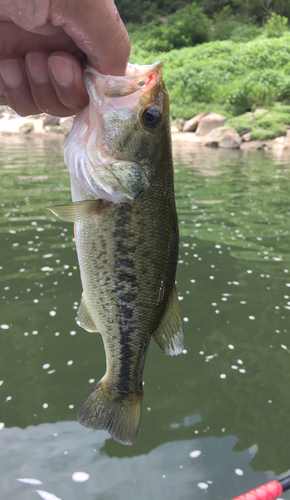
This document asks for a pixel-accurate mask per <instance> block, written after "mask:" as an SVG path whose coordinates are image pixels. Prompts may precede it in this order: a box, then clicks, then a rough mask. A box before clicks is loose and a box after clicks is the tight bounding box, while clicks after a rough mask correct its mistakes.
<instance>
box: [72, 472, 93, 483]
mask: <svg viewBox="0 0 290 500" xmlns="http://www.w3.org/2000/svg"><path fill="white" fill-rule="evenodd" d="M89 479H90V475H89V474H88V473H87V472H82V471H77V472H74V473H73V474H72V480H73V481H75V482H76V483H83V482H84V481H88V480H89Z"/></svg>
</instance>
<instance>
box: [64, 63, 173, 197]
mask: <svg viewBox="0 0 290 500" xmlns="http://www.w3.org/2000/svg"><path fill="white" fill-rule="evenodd" d="M162 67H163V62H162V61H157V62H156V63H154V64H152V65H146V66H139V65H131V64H128V67H127V71H126V75H125V76H123V77H118V76H110V75H102V74H100V73H98V72H97V71H96V70H95V69H93V68H91V67H89V66H87V67H86V68H85V69H84V80H85V84H86V87H87V90H88V93H89V97H90V104H89V106H88V107H87V108H86V109H85V110H84V111H83V112H81V113H80V114H79V115H78V116H77V117H76V119H75V123H74V126H73V129H72V131H71V133H70V135H69V137H68V139H67V141H66V144H65V147H64V149H65V160H66V164H67V166H68V168H69V170H70V174H71V179H72V187H73V186H75V189H72V192H73V196H74V192H75V197H74V198H75V200H74V201H76V200H77V199H80V198H77V196H78V194H77V190H79V192H80V191H83V190H85V191H87V192H88V193H89V194H90V195H93V196H94V197H98V198H102V199H106V200H108V201H111V202H113V203H119V202H123V201H128V202H132V201H133V200H134V199H136V198H137V197H138V196H140V194H142V192H144V191H145V190H146V189H148V187H149V186H150V184H151V182H152V180H153V178H154V176H155V175H156V174H157V173H158V169H159V168H161V167H160V158H161V156H162V155H163V149H164V147H165V148H168V147H169V148H170V126H169V121H170V118H169V103H168V94H167V91H166V88H165V85H164V82H163V80H162ZM82 196H84V194H83V193H82Z"/></svg>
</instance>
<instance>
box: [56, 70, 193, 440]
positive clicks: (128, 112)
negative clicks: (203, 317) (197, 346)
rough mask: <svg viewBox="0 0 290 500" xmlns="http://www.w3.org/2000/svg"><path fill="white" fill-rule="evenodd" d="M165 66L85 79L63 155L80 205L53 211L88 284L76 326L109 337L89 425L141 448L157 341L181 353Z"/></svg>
mask: <svg viewBox="0 0 290 500" xmlns="http://www.w3.org/2000/svg"><path fill="white" fill-rule="evenodd" d="M161 71H162V63H161V62H157V63H155V64H153V65H152V66H137V65H135V66H132V65H128V69H127V75H126V76H125V77H110V76H104V75H100V74H99V73H97V72H96V71H95V70H93V69H92V68H89V67H88V68H87V69H86V70H85V72H84V77H85V82H86V86H87V89H88V92H89V95H90V105H89V107H88V108H86V109H85V110H84V111H83V112H82V113H80V114H79V115H78V116H77V117H76V119H75V123H74V126H73V129H72V131H71V133H70V136H69V137H68V139H67V141H66V144H65V147H64V150H65V161H66V164H67V166H68V168H69V171H70V176H71V187H72V197H73V203H72V204H68V205H64V206H60V207H53V208H52V209H51V210H52V211H53V212H54V213H55V214H56V215H58V216H60V217H61V218H63V219H65V220H70V221H74V222H75V236H76V247H77V254H78V259H79V267H80V272H81V280H82V285H83V297H82V302H81V305H80V308H79V311H78V318H77V322H78V324H79V325H80V326H82V327H84V328H85V329H86V330H88V331H91V332H97V331H98V332H100V333H101V335H102V338H103V343H104V347H105V352H106V361H107V366H106V373H105V375H104V376H103V378H102V379H101V380H100V381H99V383H98V384H97V385H96V386H95V387H94V388H93V390H92V391H91V393H90V394H89V396H88V397H87V399H86V400H85V401H84V402H83V404H82V405H81V407H80V409H79V411H78V420H79V421H80V423H82V424H83V425H85V426H87V427H91V428H94V429H107V430H108V431H109V432H110V433H111V434H112V436H113V437H114V439H116V440H117V441H119V442H121V443H123V444H132V443H133V442H134V441H135V439H136V436H137V433H138V429H139V425H140V417H141V403H142V396H143V388H142V374H143V368H144V363H145V358H146V353H147V349H148V346H149V342H150V338H151V337H152V336H153V338H154V339H155V340H156V342H157V343H158V344H159V345H160V347H161V348H162V350H163V351H164V352H165V354H170V355H174V354H179V353H180V352H181V351H182V348H183V341H184V340H183V330H182V321H181V312H180V307H179V301H178V297H177V292H176V288H175V272H176V266H177V258H178V225H177V214H176V208H175V199H174V184H173V164H172V155H171V136H170V124H169V104H168V95H167V92H166V89H165V86H164V83H163V81H162V77H161Z"/></svg>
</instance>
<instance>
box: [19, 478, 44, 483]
mask: <svg viewBox="0 0 290 500" xmlns="http://www.w3.org/2000/svg"><path fill="white" fill-rule="evenodd" d="M17 481H20V483H26V484H42V481H39V479H33V478H29V477H19V478H18V479H17Z"/></svg>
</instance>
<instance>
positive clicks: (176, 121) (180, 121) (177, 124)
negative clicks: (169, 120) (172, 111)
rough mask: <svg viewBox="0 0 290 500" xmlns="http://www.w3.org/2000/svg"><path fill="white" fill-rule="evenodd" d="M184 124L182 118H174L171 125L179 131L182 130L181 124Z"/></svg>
mask: <svg viewBox="0 0 290 500" xmlns="http://www.w3.org/2000/svg"><path fill="white" fill-rule="evenodd" d="M184 124H185V120H184V118H175V120H174V122H173V125H175V127H177V128H178V130H179V132H181V131H182V129H183V125H184Z"/></svg>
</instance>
